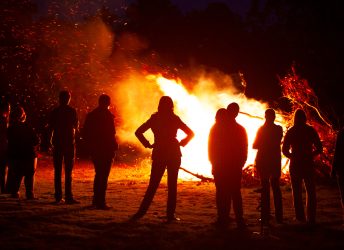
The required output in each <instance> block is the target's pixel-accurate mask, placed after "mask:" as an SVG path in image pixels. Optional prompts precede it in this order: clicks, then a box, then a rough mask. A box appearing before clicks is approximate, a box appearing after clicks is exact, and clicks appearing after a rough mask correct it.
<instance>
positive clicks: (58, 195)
mask: <svg viewBox="0 0 344 250" xmlns="http://www.w3.org/2000/svg"><path fill="white" fill-rule="evenodd" d="M62 159H63V154H62V152H61V150H59V149H57V148H54V149H53V162H54V186H55V200H56V201H57V202H59V201H61V200H62V185H61V178H62V176H61V174H62Z"/></svg>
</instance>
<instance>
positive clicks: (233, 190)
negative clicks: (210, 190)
mask: <svg viewBox="0 0 344 250" xmlns="http://www.w3.org/2000/svg"><path fill="white" fill-rule="evenodd" d="M238 114H239V105H238V104H237V103H231V104H229V105H228V107H227V110H226V109H219V110H218V111H217V113H216V117H215V120H216V122H215V124H214V126H213V127H212V128H211V130H210V134H209V142H208V151H209V160H210V162H211V164H212V173H213V175H214V180H215V186H216V206H217V222H216V223H217V225H218V226H221V227H223V226H227V225H228V224H229V214H230V208H231V202H232V201H233V210H234V214H235V219H236V223H237V226H238V228H243V227H245V223H244V218H243V207H242V197H241V190H240V189H241V177H242V168H243V167H244V164H245V162H246V159H247V151H248V140H247V134H246V130H245V128H244V127H242V126H241V125H240V124H238V123H237V122H236V120H235V118H236V117H237V115H238Z"/></svg>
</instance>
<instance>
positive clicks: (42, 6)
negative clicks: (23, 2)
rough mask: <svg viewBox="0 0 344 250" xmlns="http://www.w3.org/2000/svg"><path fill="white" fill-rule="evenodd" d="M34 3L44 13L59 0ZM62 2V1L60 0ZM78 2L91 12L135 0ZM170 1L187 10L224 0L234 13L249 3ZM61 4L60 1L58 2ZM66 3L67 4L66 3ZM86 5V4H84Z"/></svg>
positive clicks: (243, 0)
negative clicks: (102, 7) (105, 6)
mask: <svg viewBox="0 0 344 250" xmlns="http://www.w3.org/2000/svg"><path fill="white" fill-rule="evenodd" d="M32 1H33V2H34V3H36V4H37V6H38V10H39V13H40V14H41V15H42V14H43V15H44V13H45V12H46V9H47V7H48V6H49V4H51V3H52V2H59V1H56V0H32ZM61 2H62V1H61ZM64 2H66V3H69V2H70V3H73V2H76V1H71V0H70V1H68V0H66V1H64ZM79 2H80V3H83V4H87V5H88V6H87V9H88V10H89V11H90V12H92V11H93V9H94V10H96V9H97V8H99V7H101V6H102V5H104V3H105V4H106V5H107V6H110V7H111V8H121V7H124V6H127V5H128V4H130V3H132V2H135V0H92V1H86V0H79ZM171 2H172V3H173V4H175V5H177V6H178V7H179V8H180V9H181V10H182V11H183V12H188V11H191V10H194V9H195V10H197V9H205V8H206V7H207V5H208V4H209V3H212V2H224V3H226V4H227V5H228V6H229V7H230V9H231V10H232V11H234V12H236V13H239V14H241V15H244V14H245V13H246V12H247V10H248V8H249V4H250V0H171ZM60 4H62V3H60ZM67 5H68V4H67ZM85 7H86V6H85Z"/></svg>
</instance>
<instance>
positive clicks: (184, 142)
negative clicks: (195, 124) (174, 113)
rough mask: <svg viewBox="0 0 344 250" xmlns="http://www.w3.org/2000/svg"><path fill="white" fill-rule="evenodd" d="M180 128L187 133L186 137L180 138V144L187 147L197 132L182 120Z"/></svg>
mask: <svg viewBox="0 0 344 250" xmlns="http://www.w3.org/2000/svg"><path fill="white" fill-rule="evenodd" d="M179 128H180V129H181V130H182V131H183V132H184V133H185V134H186V137H185V138H184V139H182V140H180V142H179V145H180V146H182V147H185V146H186V145H187V144H188V143H189V141H190V140H191V139H192V138H193V137H194V136H195V133H194V132H193V131H192V130H191V129H190V128H189V127H188V126H187V125H186V124H185V123H184V122H182V121H181V120H180V126H179Z"/></svg>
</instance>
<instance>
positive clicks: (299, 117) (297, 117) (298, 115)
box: [294, 109, 307, 126]
mask: <svg viewBox="0 0 344 250" xmlns="http://www.w3.org/2000/svg"><path fill="white" fill-rule="evenodd" d="M306 122H307V117H306V113H305V111H303V110H302V109H297V110H296V111H295V114H294V125H296V126H299V125H301V126H302V125H305V124H306Z"/></svg>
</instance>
